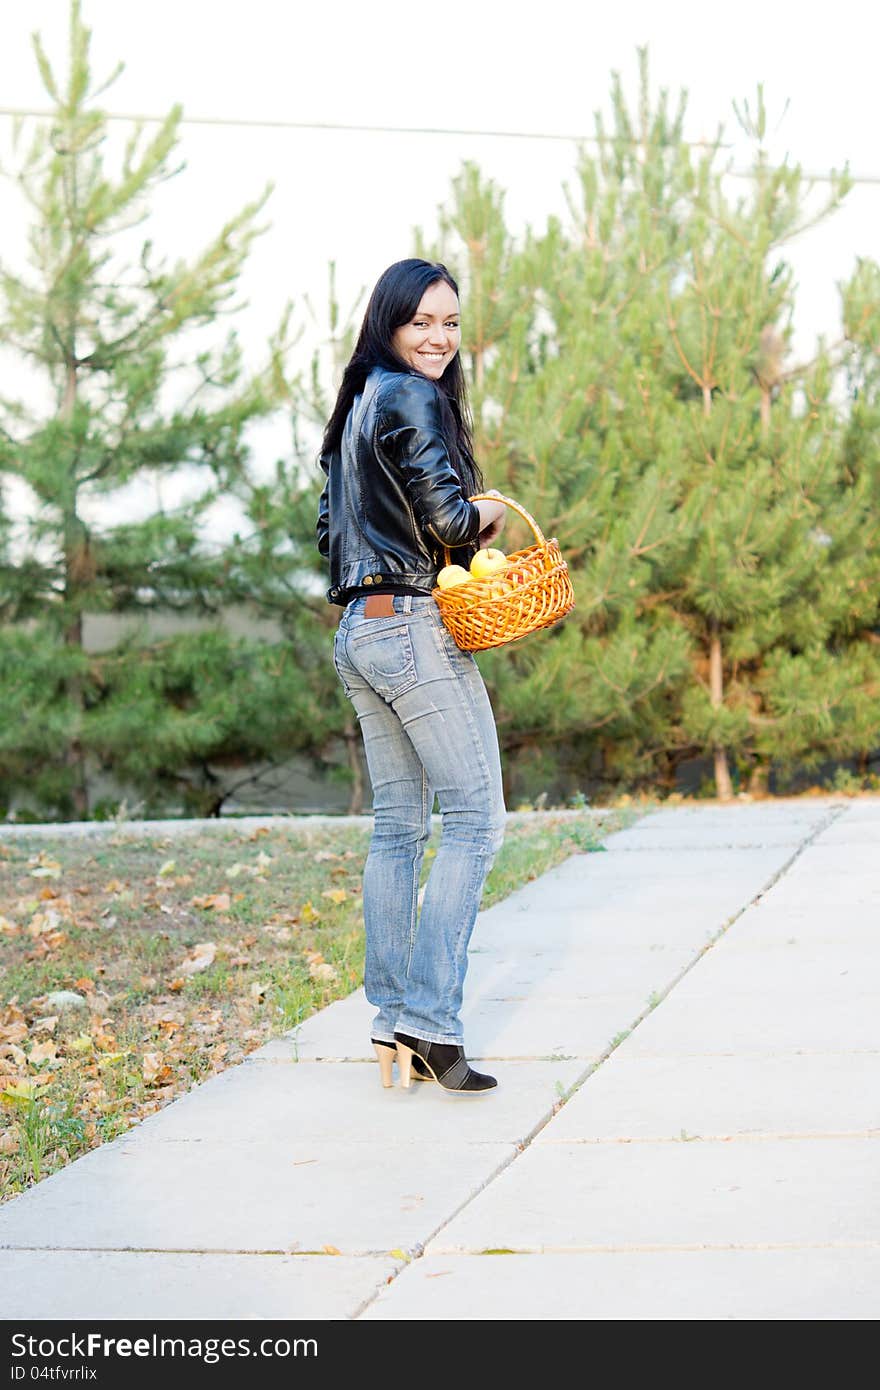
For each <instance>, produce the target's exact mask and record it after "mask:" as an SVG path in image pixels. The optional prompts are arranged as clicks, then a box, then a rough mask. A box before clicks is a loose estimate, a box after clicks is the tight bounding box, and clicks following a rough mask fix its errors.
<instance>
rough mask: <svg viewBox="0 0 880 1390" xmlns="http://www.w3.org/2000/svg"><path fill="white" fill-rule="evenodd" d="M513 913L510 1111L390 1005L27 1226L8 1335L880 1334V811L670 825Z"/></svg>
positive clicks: (24, 1222) (573, 862)
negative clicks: (71, 1328) (344, 1330)
mask: <svg viewBox="0 0 880 1390" xmlns="http://www.w3.org/2000/svg"><path fill="white" fill-rule="evenodd" d="M606 843H607V852H606V853H600V854H585V855H575V856H573V857H572V858H571V859H569V860H567V861H566V862H565V863H564V864H562V865H560V866H559V867H558V868H556V869H554V870H552V871H551V872H550V873H547V874H545V875H544V876H543V877H541V878H539V879H537V880H535V881H534V882H532V883H531V884H529V885H528V886H527V887H525V888H524V889H522V890H521V891H519V892H517V893H516V894H514V895H513V896H511V897H510V898H508V899H507V900H506V901H504V902H503V903H499V904H497V905H496V906H495V907H493V908H491V909H489V910H488V911H486V912H483V913H481V914H480V918H479V921H478V923H477V928H476V931H475V933H474V938H473V942H472V952H471V965H470V970H469V975H468V982H467V988H466V1004H465V1011H464V1020H465V1036H466V1039H467V1043H468V1052H469V1055H470V1056H471V1058H472V1059H473V1060H474V1061H475V1062H476V1063H477V1065H479V1064H480V1063H481V1062H485V1063H486V1064H487V1066H489V1067H490V1069H491V1070H493V1071H494V1072H495V1073H496V1074H497V1076H498V1078H499V1083H500V1084H499V1087H498V1090H497V1091H496V1092H493V1093H491V1094H490V1095H488V1096H485V1097H480V1098H461V1097H454V1096H448V1095H445V1094H444V1093H442V1092H441V1091H440V1090H439V1088H438V1087H437V1086H435V1085H432V1084H414V1085H413V1087H412V1089H411V1090H410V1091H409V1092H405V1091H402V1090H400V1089H399V1088H395V1089H393V1090H390V1091H385V1090H383V1089H382V1088H381V1086H380V1085H379V1077H378V1067H377V1066H376V1064H375V1062H374V1061H373V1059H372V1050H371V1048H370V1045H369V1025H370V1019H371V1016H372V1012H373V1011H372V1009H371V1008H370V1006H369V1005H368V1004H367V1003H366V1001H365V999H364V997H363V994H362V993H361V992H360V991H358V992H357V993H355V994H353V995H352V996H351V997H350V998H348V999H346V1000H343V1001H340V1002H338V1003H336V1004H332V1005H331V1006H330V1007H329V1008H327V1009H325V1010H323V1011H322V1012H321V1013H320V1014H317V1015H315V1016H314V1017H313V1018H311V1019H309V1020H308V1021H307V1022H306V1023H305V1024H303V1025H302V1026H301V1027H300V1028H299V1029H298V1030H296V1031H295V1032H294V1033H291V1034H289V1035H287V1036H285V1037H283V1038H280V1039H277V1040H276V1041H274V1042H272V1043H269V1044H268V1045H267V1046H265V1047H263V1048H261V1049H260V1050H259V1051H258V1052H255V1053H252V1054H251V1056H250V1057H249V1058H248V1059H247V1061H245V1062H244V1063H242V1064H240V1065H239V1066H236V1067H233V1068H230V1069H229V1070H228V1071H227V1072H225V1073H223V1074H221V1075H219V1076H217V1077H214V1078H212V1079H211V1080H209V1081H207V1082H205V1083H204V1084H203V1085H201V1086H199V1087H197V1088H196V1089H195V1090H194V1091H192V1092H191V1093H190V1094H189V1095H187V1096H185V1097H182V1098H181V1099H180V1100H177V1101H175V1102H174V1103H173V1104H172V1105H170V1106H168V1107H167V1108H166V1109H164V1110H162V1111H160V1112H159V1113H157V1114H155V1115H152V1116H150V1117H149V1118H147V1119H146V1120H145V1121H143V1123H141V1124H140V1125H139V1126H138V1127H137V1128H136V1129H135V1130H132V1131H130V1132H129V1133H128V1134H126V1135H124V1136H122V1137H121V1138H119V1139H117V1140H115V1141H114V1142H113V1143H111V1144H108V1145H106V1146H105V1147H103V1148H101V1149H98V1150H95V1151H94V1152H92V1153H89V1154H87V1155H85V1156H84V1157H83V1158H80V1159H79V1160H77V1162H75V1163H73V1164H71V1165H70V1166H69V1167H68V1168H67V1169H65V1170H64V1171H63V1172H60V1173H58V1174H56V1175H55V1176H53V1177H51V1178H48V1179H46V1180H45V1181H43V1182H42V1183H40V1184H38V1186H37V1187H35V1188H33V1189H31V1190H30V1191H28V1192H27V1193H24V1194H23V1195H22V1196H20V1197H18V1198H16V1199H14V1200H13V1201H11V1202H9V1203H8V1204H6V1205H5V1206H3V1207H2V1208H0V1290H2V1293H0V1317H3V1318H6V1319H10V1318H26V1319H41V1318H71V1319H79V1318H92V1319H101V1318H104V1319H122V1318H134V1319H145V1320H159V1319H168V1318H210V1319H226V1318H231V1319H240V1318H250V1319H261V1318H262V1319H277V1318H283V1319H294V1320H307V1319H310V1318H317V1319H337V1320H338V1319H354V1318H363V1319H369V1320H375V1319H385V1320H410V1319H416V1320H422V1319H425V1320H427V1319H439V1318H453V1319H486V1320H501V1319H523V1318H529V1319H584V1320H586V1319H627V1320H629V1319H636V1320H653V1319H685V1320H696V1319H811V1320H812V1319H822V1320H824V1319H874V1318H876V1317H877V1316H878V1313H880V1200H878V1198H880V1163H878V1159H880V1008H878V1003H877V1000H878V990H880V798H876V799H856V800H853V801H846V800H842V799H836V800H832V799H823V800H800V801H787V802H773V803H771V802H763V803H754V804H747V805H739V804H738V805H734V806H731V807H729V808H728V807H723V808H722V807H720V806H715V805H712V806H707V807H702V808H682V809H676V810H665V811H660V812H658V813H655V814H652V815H649V816H646V817H645V818H644V819H643V820H641V821H640V822H639V823H638V824H637V825H635V826H634V827H632V828H631V829H629V830H626V831H623V832H621V833H618V834H616V835H613V836H610V837H609V839H608V840H607V842H606Z"/></svg>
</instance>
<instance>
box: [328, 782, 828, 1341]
mask: <svg viewBox="0 0 880 1390" xmlns="http://www.w3.org/2000/svg"><path fill="white" fill-rule="evenodd" d="M845 810H846V806H845V804H843V803H840V804H837V803H834V804H832V805H831V806H830V807H829V808H828V810H827V811H826V814H825V815H824V816H822V818H821V819H820V820H819V821H818V822H817V823H815V824H813V825H812V826H805V827H804V829H805V830H807V831H808V833H807V834H805V835H804V837H803V838H802V839H801V840H799V841H798V843H797V845H796V847H795V849H794V852H793V853H792V854H790V855H789V856H788V858H787V859H786V860H785V862H784V863H783V864H782V865H781V866H780V868H779V869H778V870H777V871H776V872H775V873H774V874H773V875H772V876H771V878H770V879H769V880H768V881H767V882H766V883H765V884H763V885H762V887H761V888H760V889H759V890H758V892H757V893H756V894H754V895H753V896H752V897H751V898H750V899H749V900H748V901H747V902H746V903H745V904H743V905H742V906H741V907H740V908H739V909H738V910H737V911H736V912H734V913H733V914H731V916H730V917H729V918H728V919H727V920H726V921H725V922H724V924H723V925H722V926H721V927H720V928H719V930H718V931H717V932H715V933H714V934H713V935H712V936H711V937H710V939H709V940H708V941H707V942H706V943H705V944H704V945H703V946H702V947H701V949H700V950H699V951H698V952H697V953H696V955H695V956H694V958H693V960H692V961H690V962H689V963H688V964H687V965H686V966H685V967H684V969H683V970H681V971H680V972H679V973H678V975H677V976H676V977H675V978H674V979H673V981H672V982H671V983H670V984H669V985H668V986H667V987H666V988H665V989H664V990H663V991H662V992H661V993H659V995H658V996H657V997H656V998H654V997H652V999H651V1000H650V1001H649V1003H648V1005H647V1006H646V1007H645V1009H643V1010H642V1012H641V1013H640V1014H639V1016H638V1017H637V1018H636V1020H635V1022H634V1023H632V1024H631V1025H630V1027H629V1029H627V1030H626V1031H625V1032H624V1033H623V1034H622V1035H619V1036H618V1037H616V1038H614V1039H613V1040H612V1042H611V1043H610V1044H609V1046H608V1047H607V1048H606V1049H605V1051H604V1052H602V1053H601V1054H600V1055H599V1057H598V1058H597V1059H595V1060H594V1061H593V1062H591V1064H590V1065H589V1066H588V1067H587V1068H585V1070H584V1072H583V1074H582V1075H581V1076H580V1077H577V1078H576V1079H575V1081H574V1083H573V1084H572V1085H571V1087H569V1088H568V1090H567V1091H566V1092H565V1094H564V1096H562V1097H561V1098H560V1100H559V1102H558V1104H556V1105H554V1106H553V1108H552V1111H551V1113H550V1114H549V1115H548V1116H547V1117H546V1118H545V1119H544V1120H543V1121H541V1122H539V1123H538V1124H537V1125H536V1126H535V1129H534V1131H533V1132H532V1133H531V1134H530V1135H529V1136H528V1138H527V1139H526V1140H525V1141H524V1142H522V1143H519V1144H517V1145H516V1151H515V1152H514V1153H513V1154H512V1155H511V1156H510V1157H509V1158H508V1159H506V1160H505V1161H504V1162H503V1163H501V1164H500V1165H499V1166H498V1169H497V1170H496V1172H495V1173H494V1174H493V1175H492V1176H490V1177H489V1178H488V1179H487V1180H486V1182H485V1183H484V1184H483V1185H482V1187H481V1188H480V1190H479V1191H480V1192H482V1191H484V1190H485V1189H486V1188H487V1187H488V1186H489V1185H490V1184H491V1183H492V1182H494V1181H495V1179H496V1178H497V1177H499V1176H500V1174H501V1173H502V1172H505V1171H506V1170H507V1169H508V1168H509V1167H510V1166H511V1165H512V1164H514V1163H515V1162H516V1160H517V1158H518V1157H519V1156H520V1155H521V1154H523V1153H525V1152H526V1150H527V1149H530V1148H531V1146H532V1144H533V1143H534V1141H535V1139H536V1138H537V1137H538V1135H539V1134H540V1133H542V1132H543V1130H544V1129H545V1128H546V1127H547V1125H549V1124H550V1123H551V1122H552V1120H553V1119H554V1117H555V1115H556V1114H557V1113H558V1111H559V1110H560V1108H561V1107H562V1106H563V1105H564V1104H565V1102H566V1101H567V1100H569V1099H570V1098H571V1097H572V1096H573V1095H574V1094H575V1093H576V1092H577V1091H578V1090H579V1089H580V1088H581V1087H582V1086H583V1085H585V1083H586V1082H587V1081H589V1079H590V1077H591V1076H593V1075H594V1074H595V1073H596V1072H597V1071H598V1070H599V1068H600V1067H601V1066H602V1065H603V1064H604V1063H605V1062H607V1061H608V1059H609V1058H610V1057H611V1056H612V1055H613V1053H614V1052H615V1051H616V1050H617V1048H618V1047H619V1046H620V1043H621V1042H623V1041H624V1040H625V1038H627V1037H628V1036H629V1035H630V1034H631V1033H632V1032H633V1031H634V1029H636V1028H637V1027H638V1026H639V1024H640V1023H641V1022H643V1020H644V1019H645V1018H647V1017H648V1015H649V1014H651V1013H653V1012H654V1010H655V1009H656V1008H658V1007H659V1006H660V1004H662V1003H663V1000H664V999H666V998H667V997H668V995H669V994H670V993H671V992H672V991H673V990H674V989H675V988H676V986H677V985H678V984H679V983H680V982H681V980H682V979H683V978H684V977H685V976H686V975H688V974H689V973H690V971H691V970H693V968H694V966H695V965H697V963H698V962H699V961H700V960H701V959H702V957H703V956H704V955H705V954H706V952H707V951H709V950H711V948H712V947H713V946H714V945H715V944H716V942H717V941H719V940H720V939H721V938H722V937H723V936H724V935H725V933H726V932H728V931H729V930H730V928H731V927H732V926H733V924H734V922H736V921H737V920H738V919H739V918H740V917H741V916H742V915H743V914H744V913H745V912H746V911H747V910H748V909H749V908H750V907H751V906H752V905H753V903H755V902H757V901H758V900H759V899H760V898H761V897H762V896H763V895H764V894H765V893H767V892H769V891H770V889H771V888H772V887H773V886H774V884H776V883H778V882H779V880H780V879H781V878H782V877H783V876H784V875H785V874H786V873H788V871H789V870H790V869H791V867H792V865H793V864H794V863H795V862H796V860H797V859H798V858H799V857H800V855H801V854H803V852H804V850H806V849H807V848H808V847H809V846H810V845H811V844H812V843H813V841H814V840H815V839H816V838H817V836H819V835H820V834H822V832H823V831H825V830H827V829H828V828H829V826H831V825H833V824H834V822H835V820H837V819H838V818H839V817H840V816H841V815H842V814H843V813H844V812H845ZM636 852H638V851H636ZM678 1142H682V1141H680V1140H679V1141H678ZM478 1196H479V1192H473V1193H471V1194H470V1196H469V1197H468V1198H467V1199H466V1200H465V1201H464V1202H463V1203H462V1204H461V1206H460V1207H459V1208H458V1210H457V1211H456V1212H455V1213H453V1214H452V1215H450V1216H449V1217H448V1218H447V1219H446V1220H444V1221H442V1222H441V1223H440V1224H439V1225H438V1227H437V1229H436V1230H435V1231H434V1232H433V1233H432V1235H431V1236H429V1237H428V1239H427V1240H426V1241H424V1242H422V1243H421V1245H420V1247H419V1248H417V1249H415V1250H414V1251H413V1252H412V1258H413V1259H419V1258H421V1257H422V1256H423V1255H424V1253H425V1248H426V1247H427V1246H428V1245H430V1244H431V1243H432V1242H434V1241H435V1240H436V1239H437V1237H438V1236H439V1234H440V1232H441V1231H443V1230H444V1229H445V1228H446V1227H447V1226H448V1225H450V1224H451V1223H452V1221H453V1220H454V1219H455V1216H457V1215H458V1214H459V1213H460V1212H462V1211H464V1210H465V1209H466V1208H467V1207H468V1206H470V1205H471V1203H472V1202H473V1201H474V1200H475V1199H476V1197H478ZM401 1273H403V1270H400V1271H398V1272H397V1274H394V1275H392V1276H391V1277H390V1278H389V1279H388V1281H387V1283H388V1284H393V1283H394V1282H395V1280H396V1279H397V1278H399V1277H400V1274H401ZM382 1292H383V1290H382V1289H376V1290H375V1292H374V1293H373V1295H372V1296H371V1297H369V1298H367V1299H365V1301H364V1303H363V1305H362V1307H361V1308H360V1309H359V1310H358V1311H357V1313H355V1314H354V1316H355V1317H356V1318H357V1317H359V1316H360V1315H361V1313H363V1312H366V1311H367V1310H368V1309H369V1308H370V1307H371V1306H372V1305H373V1303H374V1302H375V1301H376V1299H377V1298H378V1297H379V1295H380V1294H381V1293H382Z"/></svg>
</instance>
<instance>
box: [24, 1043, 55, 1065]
mask: <svg viewBox="0 0 880 1390" xmlns="http://www.w3.org/2000/svg"><path fill="white" fill-rule="evenodd" d="M57 1051H58V1044H57V1042H53V1041H52V1039H51V1038H49V1039H47V1041H46V1042H41V1043H34V1045H33V1047H32V1048H31V1050H30V1053H29V1054H28V1061H29V1062H30V1063H31V1064H32V1065H34V1066H36V1065H37V1063H38V1062H54V1061H55V1054H56V1053H57Z"/></svg>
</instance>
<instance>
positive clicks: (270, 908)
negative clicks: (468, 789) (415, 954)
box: [0, 806, 635, 1200]
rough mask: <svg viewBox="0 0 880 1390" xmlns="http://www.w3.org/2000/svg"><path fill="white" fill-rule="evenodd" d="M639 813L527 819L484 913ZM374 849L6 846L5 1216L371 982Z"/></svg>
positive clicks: (0, 1093)
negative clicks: (49, 1180)
mask: <svg viewBox="0 0 880 1390" xmlns="http://www.w3.org/2000/svg"><path fill="white" fill-rule="evenodd" d="M634 815H635V810H634V808H632V807H631V806H627V807H624V808H621V809H619V810H608V811H603V812H600V813H593V812H589V811H584V812H578V813H576V814H571V813H569V814H568V815H564V816H563V815H558V814H554V812H552V811H547V812H542V813H541V814H538V815H534V816H531V817H526V818H523V819H521V820H520V819H518V818H516V817H514V818H513V819H512V820H511V822H510V824H509V825H508V829H507V834H506V837H505V842H504V845H503V847H502V849H501V850H500V852H499V854H498V856H497V857H496V860H495V864H494V866H493V868H492V871H491V873H490V875H489V878H488V880H487V883H486V888H485V892H484V895H483V902H482V905H483V907H490V906H491V905H492V904H493V903H495V902H498V901H500V900H501V899H502V898H505V897H507V896H508V895H509V894H510V893H512V892H514V891H515V890H516V889H517V888H519V887H521V886H522V885H523V884H525V883H527V882H528V881H529V880H531V879H534V878H536V877H537V876H538V875H539V874H542V873H544V872H546V870H548V869H550V868H552V867H553V865H555V864H558V863H560V862H561V861H562V860H563V859H565V858H567V857H568V856H569V855H570V854H572V853H578V852H584V851H589V850H599V849H601V847H602V836H603V835H605V834H608V833H609V832H610V831H611V830H615V829H619V828H620V827H621V826H622V825H623V824H625V823H628V822H629V821H631V820H632V819H633V818H634ZM438 838H439V836H438V832H436V831H435V834H434V835H433V836H432V839H431V841H430V842H429V845H428V848H427V850H426V854H425V864H424V866H423V871H422V882H423V883H424V881H425V879H426V878H427V875H428V873H429V872H430V868H431V864H432V863H433V859H434V856H435V855H436V850H437V843H438ZM368 845H369V826H368V825H365V826H358V825H354V826H353V825H351V824H343V823H340V824H339V825H334V824H332V823H328V822H326V821H323V822H310V821H308V820H302V821H300V820H297V821H293V820H284V819H280V820H279V821H278V824H277V826H271V827H260V828H258V829H257V830H246V829H244V828H242V827H236V825H235V823H234V822H229V823H227V822H223V823H220V824H218V825H217V826H212V827H211V828H210V829H209V830H208V829H199V830H193V831H187V832H186V833H183V834H179V835H174V836H172V835H167V836H163V835H161V834H159V835H157V834H155V833H146V834H145V833H143V832H141V831H138V829H137V828H136V827H134V826H131V825H124V826H120V827H118V828H116V829H114V830H113V831H111V832H109V833H107V834H104V835H102V836H101V837H100V838H98V837H97V836H95V837H86V838H76V839H74V838H68V837H64V836H61V835H59V836H57V837H55V838H52V837H50V836H43V835H40V836H39V837H38V836H23V837H21V838H16V839H15V840H10V841H6V842H3V841H0V966H2V976H0V978H2V994H0V1200H6V1199H8V1198H9V1197H11V1196H14V1195H15V1194H16V1193H18V1192H21V1191H23V1190H24V1189H25V1188H26V1187H28V1186H31V1185H32V1184H33V1183H35V1182H39V1181H40V1180H41V1179H42V1178H43V1177H46V1176H47V1175H48V1174H50V1173H52V1172H55V1171H57V1170H58V1169H59V1168H62V1167H64V1165H65V1164H67V1163H69V1162H70V1161H71V1160H72V1159H74V1158H76V1157H77V1156H78V1155H80V1154H82V1153H84V1152H86V1151H87V1150H88V1149H92V1148H95V1147H97V1146H98V1145H100V1144H102V1143H106V1142H107V1141H108V1140H110V1139H113V1138H116V1136H117V1135H119V1134H122V1133H124V1132H125V1131H126V1130H127V1129H129V1128H130V1127H131V1126H132V1125H133V1124H136V1123H137V1122H138V1121H139V1120H141V1119H143V1118H144V1117H145V1116H146V1115H148V1114H149V1113H151V1112H152V1111H155V1110H157V1109H160V1108H161V1107H162V1106H164V1105H167V1104H169V1103H170V1102H171V1101H172V1100H174V1099H175V1098H176V1097H177V1096H179V1095H182V1094H183V1093H185V1092H186V1091H187V1090H189V1089H190V1088H191V1087H192V1086H194V1085H197V1084H198V1083H199V1082H200V1081H203V1080H204V1079H205V1078H206V1077H208V1076H210V1075H212V1074H214V1073H216V1072H219V1071H223V1070H225V1068H227V1067H229V1066H233V1065H235V1064H236V1063H237V1062H240V1061H241V1060H242V1059H243V1058H244V1057H245V1056H246V1055H247V1054H248V1053H249V1052H252V1051H254V1050H255V1049H256V1048H258V1047H260V1046H262V1045H263V1044H264V1043H265V1042H267V1041H269V1039H271V1038H273V1037H277V1036H279V1035H280V1034H282V1033H285V1032H290V1031H291V1030H295V1029H296V1028H297V1027H298V1025H299V1024H301V1023H303V1022H304V1021H305V1020H306V1019H307V1018H308V1017H309V1016H310V1015H311V1014H313V1013H315V1012H316V1011H317V1010H319V1009H322V1008H324V1007H325V1006H326V1005H327V1004H329V1003H331V1002H332V1001H333V1000H335V999H339V998H342V997H344V996H345V995H347V994H349V993H351V991H352V990H353V989H355V988H356V987H357V986H358V985H360V984H361V982H362V978H363V924H362V903H361V879H362V873H363V865H364V859H365V856H366V852H367V848H368ZM56 991H69V992H71V993H73V994H75V995H77V996H78V998H79V1001H80V1002H79V1004H78V1006H77V1007H76V1008H73V1009H70V1008H64V1007H62V1006H61V1005H60V1004H56V1003H55V1002H53V1000H52V996H53V994H54V993H55V992H56Z"/></svg>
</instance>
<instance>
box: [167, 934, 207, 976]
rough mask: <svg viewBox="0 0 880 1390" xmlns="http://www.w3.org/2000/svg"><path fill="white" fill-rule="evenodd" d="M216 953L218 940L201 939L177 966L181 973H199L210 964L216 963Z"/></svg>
mask: <svg viewBox="0 0 880 1390" xmlns="http://www.w3.org/2000/svg"><path fill="white" fill-rule="evenodd" d="M216 954H217V943H216V941H200V942H199V943H198V945H196V946H193V948H192V954H191V955H190V956H189V957H188V958H187V959H186V960H185V961H183V963H182V964H181V965H179V966H178V967H177V968H178V970H179V971H180V973H181V975H185V976H186V975H198V974H199V973H200V972H201V971H202V970H207V969H208V966H209V965H213V964H214V957H215V956H216Z"/></svg>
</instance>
